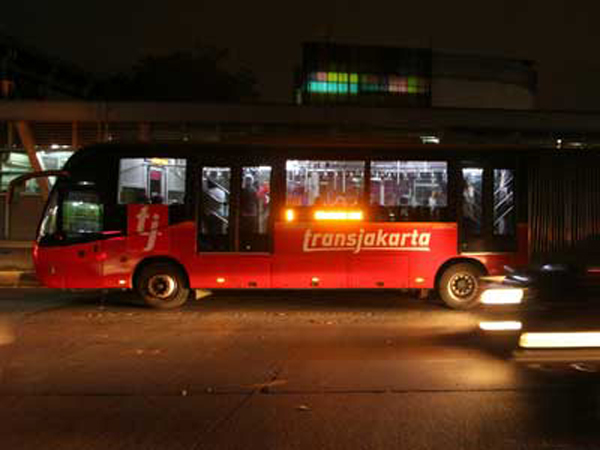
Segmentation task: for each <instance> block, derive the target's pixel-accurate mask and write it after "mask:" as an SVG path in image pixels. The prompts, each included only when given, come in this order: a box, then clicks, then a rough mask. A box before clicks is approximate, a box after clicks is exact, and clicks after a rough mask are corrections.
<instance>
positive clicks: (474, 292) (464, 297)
mask: <svg viewBox="0 0 600 450" xmlns="http://www.w3.org/2000/svg"><path fill="white" fill-rule="evenodd" d="M486 274H487V269H486V268H485V266H484V265H483V264H482V263H481V261H478V260H477V259H474V258H452V259H449V260H448V261H446V262H445V263H444V264H442V266H441V267H440V268H439V269H438V271H437V273H436V276H435V289H436V292H437V293H438V295H439V297H440V298H441V299H442V301H443V302H444V304H445V305H446V306H448V307H449V308H452V309H462V310H465V309H471V308H473V307H475V306H476V305H477V304H478V302H479V295H480V293H481V282H480V281H479V277H481V276H484V275H486Z"/></svg>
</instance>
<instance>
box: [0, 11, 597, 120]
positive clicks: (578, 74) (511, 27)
mask: <svg viewBox="0 0 600 450" xmlns="http://www.w3.org/2000/svg"><path fill="white" fill-rule="evenodd" d="M0 31H2V32H4V33H6V34H8V35H11V36H14V37H16V38H18V39H20V40H22V41H23V42H25V43H27V44H29V45H33V46H35V47H37V48H39V49H40V50H42V51H44V52H46V53H48V54H50V55H53V56H58V57H61V58H63V59H67V60H70V61H73V62H75V63H77V64H79V65H80V66H82V67H83V68H85V69H87V70H90V71H94V72H103V71H104V72H106V71H115V70H119V69H126V68H127V67H128V66H130V65H131V64H132V63H133V62H134V61H135V60H136V59H137V58H139V57H140V56H142V55H144V54H148V53H156V52H161V53H162V52H167V51H170V50H176V49H185V48H190V47H191V46H193V45H194V43H196V42H199V43H204V44H210V45H215V46H218V47H222V48H228V49H230V51H231V52H232V56H233V61H234V62H235V64H236V65H245V66H247V67H249V68H250V69H252V70H253V71H254V73H255V74H256V75H257V78H258V80H259V86H258V87H259V90H260V93H261V100H262V101H266V102H290V101H291V97H292V95H291V91H292V79H293V77H292V72H293V69H294V67H295V66H296V65H298V64H299V63H300V55H301V52H300V50H301V45H300V44H301V43H302V42H303V41H309V40H319V39H324V38H326V37H330V38H331V39H332V40H333V41H337V42H342V43H360V44H374V45H392V46H409V47H410V46H415V47H429V46H430V45H432V46H433V48H434V49H440V50H459V51H466V52H469V53H474V54H486V55H495V56H503V57H509V58H520V59H530V60H534V61H537V62H538V71H539V94H540V95H539V100H540V101H539V107H540V108H542V109H578V110H583V109H587V110H589V109H594V110H600V86H599V80H600V54H599V52H598V50H597V46H598V43H599V42H600V40H599V39H598V38H599V37H600V3H598V2H592V1H585V2H584V1H573V0H572V1H570V2H566V1H552V0H550V1H547V2H546V1H535V2H527V1H507V2H498V1H496V2H493V3H492V2H490V1H482V0H478V1H472V0H469V1H454V2H451V1H439V2H432V1H427V0H416V1H412V2H410V1H398V0H396V1H383V0H368V1H367V0H362V1H358V0H337V1H326V0H321V1H316V0H305V1H295V2H286V1H279V2H275V1H265V0H252V1H238V2H231V1H225V0H222V1H220V2H205V1H201V0H194V1H192V0H171V1H165V0H161V1H158V0H143V1H141V0H135V1H127V0H102V1H96V0H77V1H75V0H54V1H50V0H21V1H19V0H7V1H6V2H4V4H3V5H2V11H1V16H0Z"/></svg>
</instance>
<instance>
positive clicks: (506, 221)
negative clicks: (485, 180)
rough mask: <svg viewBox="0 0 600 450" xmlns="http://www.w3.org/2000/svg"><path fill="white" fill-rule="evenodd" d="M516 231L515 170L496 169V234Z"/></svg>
mask: <svg viewBox="0 0 600 450" xmlns="http://www.w3.org/2000/svg"><path fill="white" fill-rule="evenodd" d="M515 231H516V214H515V174H514V171H513V170H511V169H494V235H497V236H512V235H514V234H515Z"/></svg>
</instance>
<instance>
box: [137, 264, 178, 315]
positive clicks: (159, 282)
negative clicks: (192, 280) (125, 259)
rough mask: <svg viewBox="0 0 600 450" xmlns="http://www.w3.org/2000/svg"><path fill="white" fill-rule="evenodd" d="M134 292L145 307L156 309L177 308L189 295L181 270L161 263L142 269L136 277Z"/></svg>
mask: <svg viewBox="0 0 600 450" xmlns="http://www.w3.org/2000/svg"><path fill="white" fill-rule="evenodd" d="M135 290H136V291H137V293H138V295H139V296H140V298H141V299H142V300H143V302H144V303H145V304H146V305H147V306H150V307H152V308H157V309H174V308H178V307H180V306H181V305H183V304H184V303H185V302H186V300H187V299H188V297H189V295H190V289H189V287H188V286H187V280H186V278H185V276H184V274H183V273H182V271H181V269H180V268H179V267H177V266H175V265H174V264H169V263H163V262H160V263H151V264H148V265H147V266H145V267H143V268H142V269H141V271H140V273H139V274H138V276H137V277H136V280H135Z"/></svg>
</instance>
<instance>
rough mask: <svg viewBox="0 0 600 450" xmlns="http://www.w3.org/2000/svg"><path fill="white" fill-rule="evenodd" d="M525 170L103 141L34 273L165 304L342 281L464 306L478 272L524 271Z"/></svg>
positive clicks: (72, 172) (377, 153) (81, 160)
mask: <svg viewBox="0 0 600 450" xmlns="http://www.w3.org/2000/svg"><path fill="white" fill-rule="evenodd" d="M432 147H433V148H432ZM518 161H519V159H518V153H517V152H515V151H513V152H511V151H510V150H505V151H500V150H497V151H494V152H491V151H489V150H488V151H486V152H484V151H478V150H470V149H456V148H447V147H446V148H441V147H439V146H430V147H418V148H414V149H410V148H391V147H389V146H383V145H380V146H367V145H353V146H341V145H332V146H325V147H320V148H319V147H315V146H308V147H303V148H301V147H299V146H274V145H265V146H258V145H238V146H236V145H223V144H214V145H208V144H202V145H195V146H194V145H158V144H157V145H141V144H139V145H133V144H132V145H125V144H121V145H116V144H105V145H96V146H93V147H89V148H85V149H82V150H80V151H78V152H76V153H75V154H74V155H73V156H72V157H71V159H70V160H69V161H68V162H67V164H66V165H65V167H64V170H63V172H62V173H61V176H60V177H59V178H58V180H57V181H56V182H55V184H54V187H53V189H52V191H51V193H50V196H49V199H48V202H47V205H46V208H45V211H44V214H43V217H42V219H41V222H40V225H39V231H38V237H37V240H36V243H35V246H34V250H33V252H34V262H35V268H36V271H37V276H38V278H39V280H40V281H41V282H42V283H43V284H44V285H46V286H48V287H53V288H96V289H97V288H102V289H110V288H119V289H133V290H135V291H137V293H138V294H139V295H140V296H141V298H142V299H143V300H144V301H145V303H146V304H148V305H149V306H152V307H157V308H164V309H166V308H174V307H178V306H180V305H182V304H183V303H184V302H185V301H186V300H187V299H188V297H189V296H190V293H191V291H192V290H200V289H206V290H216V289H342V288H369V289H389V288H394V289H423V290H429V289H435V290H436V291H437V292H438V293H439V295H440V297H441V299H442V300H443V301H444V302H445V303H446V304H447V305H448V306H450V307H452V308H457V309H466V308H469V307H471V306H473V305H474V304H475V303H476V302H477V300H478V294H479V284H480V281H479V277H480V276H482V275H496V274H500V273H501V272H502V270H503V266H504V265H505V264H512V265H514V264H522V263H526V259H527V228H526V225H525V224H523V223H522V222H523V217H524V215H525V211H526V208H525V207H524V202H523V201H522V197H523V196H522V195H518V193H519V188H520V185H521V184H522V183H519V182H518V180H519V172H518V170H519V167H518ZM38 175H39V174H38ZM54 175H56V173H54Z"/></svg>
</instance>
